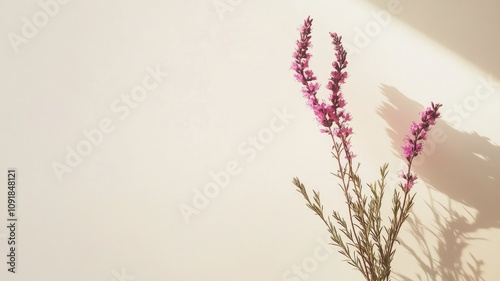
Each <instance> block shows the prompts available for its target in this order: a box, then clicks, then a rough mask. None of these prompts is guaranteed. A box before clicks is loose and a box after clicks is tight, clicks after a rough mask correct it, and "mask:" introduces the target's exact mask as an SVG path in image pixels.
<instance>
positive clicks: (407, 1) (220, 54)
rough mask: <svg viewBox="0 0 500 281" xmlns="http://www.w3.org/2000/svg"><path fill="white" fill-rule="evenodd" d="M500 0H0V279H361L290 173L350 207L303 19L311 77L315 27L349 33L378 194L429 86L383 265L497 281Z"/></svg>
mask: <svg viewBox="0 0 500 281" xmlns="http://www.w3.org/2000/svg"><path fill="white" fill-rule="evenodd" d="M499 14H500V5H499V4H498V2H497V1H495V0H483V1H467V0H457V1H411V0H381V1H378V0H377V1H375V0H373V1H371V0H351V1H336V0H324V1H323V0H320V1H284V0H270V1H248V0H187V1H170V0H168V1H151V0H145V1H78V0H71V1H70V0H64V1H63V0H39V1H5V0H3V1H0V18H1V19H2V24H1V25H0V34H1V35H2V36H3V37H2V38H3V40H1V41H0V61H1V65H0V89H1V91H0V95H1V97H2V102H1V103H0V116H1V118H0V123H1V129H2V138H1V148H0V167H1V171H0V182H1V184H0V186H1V188H0V214H1V215H0V226H1V227H0V279H1V280H23V281H24V280H26V281H28V280H75V281H86V280H93V281H99V280H103V281H104V280H105V281H115V280H116V281H118V280H119V281H156V280H174V281H192V280H204V281H226V280H227V281H235V280H237V281H246V280H268V281H271V280H280V281H281V280H282V281H299V280H318V281H319V280H363V278H362V277H361V275H360V274H359V273H358V272H356V271H354V270H353V269H352V268H351V267H350V266H349V265H347V263H345V262H344V261H343V257H342V256H341V255H340V254H338V253H337V249H336V248H333V247H332V246H330V245H328V243H329V240H328V233H327V231H326V229H325V227H324V226H323V225H322V223H321V221H320V220H319V219H318V217H317V216H315V215H314V214H313V213H312V212H311V211H310V210H309V209H307V208H306V206H305V202H304V200H303V198H301V196H300V194H298V193H297V192H296V191H295V188H294V186H293V184H292V182H291V180H292V178H293V177H295V176H297V177H299V178H300V179H301V180H302V181H303V182H304V183H305V185H306V187H308V188H309V190H311V189H312V188H314V189H316V190H319V191H320V192H321V194H322V197H323V202H324V204H325V209H327V210H328V212H330V210H333V209H336V210H339V211H340V212H341V213H344V214H345V213H346V210H345V207H344V200H343V197H342V194H341V192H340V190H339V188H338V186H337V182H336V178H335V177H333V176H332V175H331V174H330V172H334V171H335V169H336V167H335V165H334V164H335V163H334V162H333V159H332V157H331V155H330V148H331V140H330V139H329V137H328V136H327V135H324V134H321V133H319V127H318V126H317V125H316V121H315V119H314V116H313V113H312V112H311V111H310V110H309V109H308V108H307V106H306V105H305V100H304V98H303V97H302V95H301V93H300V85H299V84H298V83H297V82H296V81H295V80H294V79H293V72H292V71H291V70H290V65H291V61H292V53H293V51H294V48H295V41H296V40H297V39H298V38H299V34H298V30H297V29H298V27H299V26H300V25H301V24H302V22H303V20H304V19H305V18H306V17H307V16H309V15H310V16H311V17H312V18H313V19H314V22H313V34H312V36H313V37H312V42H313V48H312V50H311V52H312V54H313V57H312V62H311V67H312V69H313V70H314V71H315V74H316V75H317V76H318V79H319V82H320V83H322V85H323V86H324V85H326V82H327V79H328V76H329V73H330V71H331V63H332V61H333V59H334V51H333V47H332V45H331V42H330V37H329V35H328V32H337V33H339V34H340V35H342V36H343V42H344V44H345V46H346V48H347V49H348V61H349V65H348V68H347V71H348V72H349V78H348V79H347V81H346V84H345V86H344V88H343V91H344V94H345V98H346V100H347V102H348V104H347V109H348V110H349V111H350V112H351V113H352V115H353V117H354V119H353V121H352V122H351V124H352V126H353V128H354V131H355V134H354V136H353V139H352V142H353V149H354V151H355V153H356V154H357V155H358V157H357V158H356V159H357V160H358V161H359V162H360V163H361V172H360V173H361V176H362V179H363V181H364V182H373V181H374V180H376V179H377V176H378V168H379V167H380V166H381V165H382V164H383V163H384V162H389V164H390V169H391V170H390V175H391V176H390V181H389V183H390V186H388V187H387V189H388V195H390V194H392V190H393V189H394V188H398V187H397V183H398V178H397V177H396V176H397V173H398V170H399V169H402V168H403V167H404V162H403V160H402V158H401V150H400V146H401V145H402V140H403V138H404V136H405V134H407V133H408V132H409V130H408V129H409V126H410V124H411V121H412V120H415V119H417V118H418V112H420V111H422V110H423V109H424V108H425V107H427V106H428V105H429V104H430V102H431V101H434V102H439V103H443V104H444V106H443V107H442V110H441V111H442V114H443V118H442V119H440V120H439V121H438V125H437V126H436V127H435V128H434V130H433V132H434V133H433V134H431V137H430V140H429V141H428V143H427V144H426V146H425V148H424V149H425V153H424V155H422V156H421V158H420V159H419V160H418V163H417V164H416V167H415V172H416V173H417V174H418V175H419V177H420V179H419V180H418V183H417V185H416V186H415V187H414V192H416V193H417V195H416V197H415V198H416V200H415V206H414V209H413V214H412V215H411V216H410V219H409V220H408V221H407V223H406V225H405V227H404V229H403V230H402V232H401V236H400V237H401V242H402V243H401V244H400V245H399V246H398V248H397V252H396V256H395V261H394V280H446V281H449V280H451V281H454V280H457V281H458V280H498V279H499V278H500V269H499V267H498V258H499V254H498V253H499V252H500V212H499V206H498V202H499V199H500V130H499V126H498V121H497V120H500V111H499V109H500V108H499V107H500V82H499V81H500V67H499V65H500V64H499V63H500V59H499V58H500V57H499V55H498V50H499V49H500V39H499V37H498V30H497V29H498V26H499V24H500V22H499V17H498V15H499ZM320 94H321V95H323V96H322V98H326V97H327V92H326V89H325V88H324V87H323V88H322V89H321V90H320ZM9 169H15V170H16V188H15V198H13V197H12V195H13V193H11V194H10V195H11V199H13V200H15V207H14V209H12V208H10V209H11V210H10V211H9V206H11V207H13V206H12V205H9V202H8V199H9V198H8V196H9V193H8V192H9V189H8V170H9ZM388 197H389V196H388ZM11 204H12V202H11ZM12 211H13V212H14V214H13V215H12V216H11V214H10V212H12ZM9 218H11V219H12V218H16V219H17V221H15V230H14V228H13V227H11V228H8V226H9V225H11V223H12V222H13V221H8V219H9ZM12 235H13V236H12ZM11 237H14V238H12V239H10V240H9V238H11ZM13 240H15V242H16V244H15V251H14V255H15V259H14V260H15V264H12V263H11V264H9V263H8V262H10V261H11V257H12V254H11V249H10V247H12V246H13V245H12V244H9V243H11V241H13ZM8 255H10V256H8ZM14 266H15V269H12V268H13V267H14ZM9 268H11V269H12V271H14V270H15V273H12V272H9V271H8V269H9Z"/></svg>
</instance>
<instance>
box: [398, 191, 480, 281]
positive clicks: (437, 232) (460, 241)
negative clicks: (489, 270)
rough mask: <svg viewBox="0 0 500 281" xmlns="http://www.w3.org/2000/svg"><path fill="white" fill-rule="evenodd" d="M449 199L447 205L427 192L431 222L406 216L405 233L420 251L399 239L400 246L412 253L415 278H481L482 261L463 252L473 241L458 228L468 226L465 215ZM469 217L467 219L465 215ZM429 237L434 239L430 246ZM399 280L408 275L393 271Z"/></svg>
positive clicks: (471, 280)
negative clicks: (406, 226) (416, 270)
mask: <svg viewBox="0 0 500 281" xmlns="http://www.w3.org/2000/svg"><path fill="white" fill-rule="evenodd" d="M452 205H453V204H452V202H451V200H450V201H449V202H448V205H447V206H444V205H442V204H439V203H438V202H437V201H436V200H435V199H433V198H432V195H431V194H430V203H428V206H429V209H430V210H431V211H432V214H433V225H430V226H428V223H423V222H422V221H421V220H420V218H419V217H418V216H417V215H416V214H412V216H411V217H409V218H408V220H407V224H408V225H409V227H410V229H409V232H410V233H411V235H412V236H413V238H414V239H415V240H416V241H417V244H418V246H419V248H420V251H417V250H415V249H414V247H412V246H410V245H409V243H405V241H401V244H402V246H403V247H404V248H405V249H406V250H408V252H410V254H411V255H412V256H413V258H414V259H415V261H416V262H417V264H418V265H419V268H420V270H421V272H418V273H416V278H418V280H427V281H435V280H446V281H459V280H463V281H481V280H484V278H483V277H482V272H483V271H482V266H483V265H484V262H483V261H482V260H480V259H477V258H476V257H475V256H474V255H472V254H471V253H468V252H467V251H466V248H467V247H468V246H469V241H472V240H477V238H474V237H471V236H470V235H467V234H465V233H462V232H461V230H462V229H464V228H465V229H467V228H468V218H467V217H465V216H463V215H461V213H463V212H457V211H456V210H455V209H454V207H453V206H452ZM469 219H470V218H469ZM429 236H431V238H433V239H434V240H431V241H436V242H433V243H432V245H430V242H428V241H429ZM396 275H397V276H398V277H400V278H401V279H400V280H404V281H411V280H415V278H411V277H410V276H408V275H404V274H401V273H396Z"/></svg>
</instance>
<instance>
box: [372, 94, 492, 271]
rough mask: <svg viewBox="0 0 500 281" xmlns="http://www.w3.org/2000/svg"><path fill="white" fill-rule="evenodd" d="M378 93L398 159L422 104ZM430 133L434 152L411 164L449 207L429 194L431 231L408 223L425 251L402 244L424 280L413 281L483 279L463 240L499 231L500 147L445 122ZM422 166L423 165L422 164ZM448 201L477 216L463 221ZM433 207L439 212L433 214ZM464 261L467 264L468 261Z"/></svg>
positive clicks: (405, 98)
mask: <svg viewBox="0 0 500 281" xmlns="http://www.w3.org/2000/svg"><path fill="white" fill-rule="evenodd" d="M381 90H382V93H383V95H384V96H385V97H386V98H387V101H385V102H384V103H383V104H382V105H381V106H380V107H379V108H378V114H379V115H380V116H382V117H383V118H384V119H385V120H386V121H387V123H388V125H389V128H388V129H387V131H388V134H389V136H390V138H391V140H392V147H393V151H394V153H396V154H398V155H399V149H400V147H399V146H400V144H401V140H402V139H403V138H404V135H403V132H405V129H406V125H407V124H408V120H411V117H412V116H414V115H415V114H416V113H417V112H419V111H421V110H422V108H423V106H421V105H420V104H419V103H417V102H415V101H413V100H411V99H409V98H407V97H406V96H405V95H403V94H402V93H401V92H399V91H398V90H397V89H396V88H394V87H390V86H387V85H382V87H381ZM435 130H436V131H437V132H438V134H435V135H434V136H431V137H430V138H429V141H428V142H429V144H430V145H431V146H435V149H432V150H431V152H430V153H428V154H424V155H423V156H424V157H422V158H423V160H422V162H420V163H418V164H417V163H416V165H415V166H414V169H415V172H416V173H417V174H418V175H419V177H420V178H421V179H422V180H423V181H425V182H426V183H428V185H429V186H431V188H432V189H434V190H435V191H437V192H439V193H442V194H444V195H446V196H447V197H448V198H449V199H450V203H449V204H448V206H444V205H439V203H437V202H436V200H434V199H433V198H432V196H431V200H430V201H431V203H429V207H430V208H431V210H432V212H433V215H434V223H435V227H434V228H431V227H425V226H423V225H421V223H420V221H419V219H418V217H415V216H413V219H412V220H409V226H410V229H411V231H412V235H413V236H414V238H416V239H417V240H419V241H418V243H419V245H420V247H421V250H422V251H423V253H425V254H424V257H422V256H421V255H418V254H417V253H416V252H414V251H412V250H411V249H409V247H408V246H406V248H407V249H408V250H409V251H410V253H411V254H412V255H413V256H414V257H415V259H416V260H417V262H418V263H419V264H420V266H421V269H422V271H424V273H425V277H426V279H423V278H424V277H423V276H420V277H419V278H418V279H416V280H439V279H436V278H437V277H440V278H442V279H443V280H447V281H455V280H457V281H458V280H483V279H482V278H481V270H480V268H481V264H482V261H480V260H477V259H475V258H474V257H473V256H469V255H466V253H464V251H465V248H466V246H467V245H468V241H472V240H471V239H480V238H479V237H472V236H473V235H474V233H475V232H476V231H478V230H481V229H488V228H500V213H499V212H498V202H497V201H498V200H497V199H498V198H500V179H499V171H500V146H497V145H494V144H493V143H491V142H490V141H489V139H488V138H486V137H483V136H480V135H478V134H477V133H475V132H474V133H469V132H463V131H459V130H457V129H456V128H453V127H452V126H450V125H448V124H447V123H446V122H441V123H440V124H438V125H437V126H436V128H435ZM433 137H434V138H433ZM423 162H425V165H422V163H423ZM435 171H440V172H439V173H436V172H435ZM452 202H457V203H460V204H463V205H465V206H468V207H470V208H473V209H475V210H476V212H477V215H475V217H474V218H472V219H470V220H469V219H467V217H466V216H463V215H462V214H463V213H466V212H464V211H461V212H458V211H457V209H456V208H454V207H453V204H452ZM437 205H439V207H440V209H442V211H438V208H437V207H438V206H437ZM425 233H427V234H430V235H434V236H436V238H437V239H438V241H437V245H428V243H429V242H427V240H426V239H424V235H425ZM404 245H405V244H404V243H403V246H404ZM430 249H433V250H432V251H431V250H430ZM424 258H425V259H424ZM465 259H469V260H472V263H471V262H466V261H464V260H465ZM465 268H468V269H467V270H466V269H465ZM400 277H402V278H403V280H415V279H414V278H409V277H404V276H400Z"/></svg>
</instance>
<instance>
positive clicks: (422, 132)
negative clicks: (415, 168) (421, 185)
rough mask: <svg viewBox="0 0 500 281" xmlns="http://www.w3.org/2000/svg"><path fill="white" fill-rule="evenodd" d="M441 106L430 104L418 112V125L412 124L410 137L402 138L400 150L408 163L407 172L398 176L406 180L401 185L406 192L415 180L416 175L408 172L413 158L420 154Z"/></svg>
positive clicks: (438, 115)
mask: <svg viewBox="0 0 500 281" xmlns="http://www.w3.org/2000/svg"><path fill="white" fill-rule="evenodd" d="M441 106H442V104H434V103H433V102H432V103H431V107H427V109H426V110H425V111H423V112H420V120H421V121H420V123H416V122H412V124H411V127H410V132H411V137H410V136H408V135H407V136H406V137H405V138H404V142H405V145H403V146H401V148H402V149H403V153H404V156H405V158H406V160H407V161H408V171H407V172H406V173H404V172H403V171H401V172H400V174H399V176H400V177H401V178H403V179H405V180H406V182H405V183H404V184H403V190H404V191H406V192H408V191H409V190H410V189H411V188H412V187H413V185H414V184H415V180H416V179H417V175H415V174H412V173H411V172H410V168H411V163H412V162H413V158H415V157H417V156H418V155H419V154H420V153H422V148H423V143H424V141H425V140H427V133H428V132H429V131H430V129H431V125H434V124H436V119H437V118H439V117H440V116H441V114H440V113H439V111H438V110H439V108H440V107H441Z"/></svg>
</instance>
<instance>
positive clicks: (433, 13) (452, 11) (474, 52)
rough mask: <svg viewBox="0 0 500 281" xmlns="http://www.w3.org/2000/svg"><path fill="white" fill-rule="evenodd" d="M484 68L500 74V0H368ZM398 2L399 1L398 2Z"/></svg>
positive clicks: (493, 73)
mask: <svg viewBox="0 0 500 281" xmlns="http://www.w3.org/2000/svg"><path fill="white" fill-rule="evenodd" d="M368 1H369V2H371V3H372V4H375V5H376V6H377V8H379V9H380V10H388V5H396V7H398V9H397V10H399V9H401V12H400V13H399V14H398V15H393V18H397V19H398V20H401V21H403V22H405V23H407V24H408V25H410V26H411V27H412V28H414V29H416V30H418V31H419V32H421V33H423V34H424V35H426V36H428V37H430V38H431V39H432V40H434V41H435V42H437V43H439V44H441V45H443V46H444V47H446V48H448V49H449V50H451V51H453V52H455V53H457V54H458V55H460V56H461V57H463V58H464V59H466V60H468V61H469V62H471V63H472V64H475V65H476V66H478V67H480V68H481V69H483V70H484V71H486V72H488V73H490V74H492V75H494V76H496V77H500V58H499V56H498V50H499V49H500V37H499V36H497V33H498V32H497V28H498V26H500V17H499V16H498V15H499V12H500V1H498V0H482V1H470V0H455V1H445V0H441V1H436V0H419V1H412V0H368ZM397 3H399V4H397Z"/></svg>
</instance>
